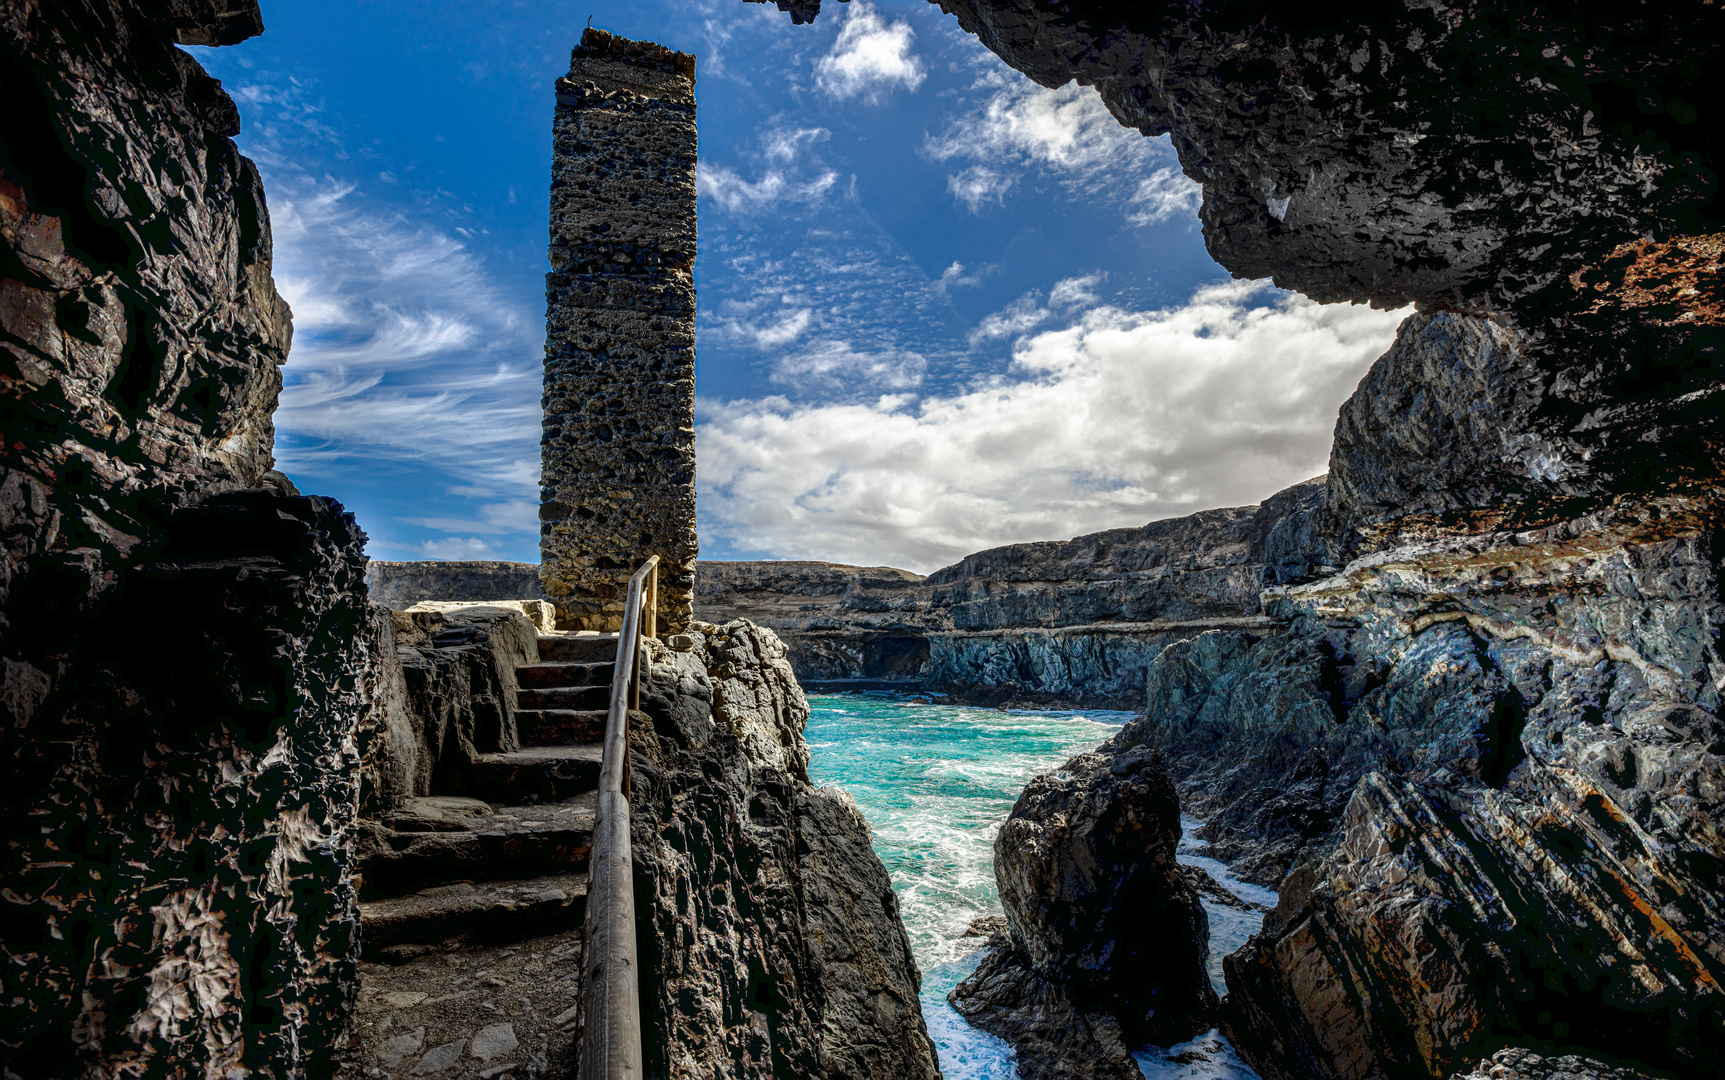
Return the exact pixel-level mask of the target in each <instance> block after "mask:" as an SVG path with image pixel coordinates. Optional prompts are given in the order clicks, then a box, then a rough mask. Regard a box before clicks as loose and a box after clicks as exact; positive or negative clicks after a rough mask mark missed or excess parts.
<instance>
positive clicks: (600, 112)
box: [539, 28, 697, 632]
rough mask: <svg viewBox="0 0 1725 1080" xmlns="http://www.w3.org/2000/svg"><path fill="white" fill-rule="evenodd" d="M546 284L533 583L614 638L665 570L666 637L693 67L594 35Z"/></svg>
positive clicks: (570, 137)
mask: <svg viewBox="0 0 1725 1080" xmlns="http://www.w3.org/2000/svg"><path fill="white" fill-rule="evenodd" d="M550 256H551V272H550V273H549V274H547V275H546V278H545V298H546V308H547V310H546V320H545V321H546V326H545V397H544V408H545V430H544V437H543V440H542V443H541V454H542V458H541V474H540V476H541V479H540V488H541V490H540V507H539V519H540V527H539V550H540V557H541V564H540V582H541V584H542V586H543V589H544V592H545V596H546V598H547V599H549V600H550V601H551V602H552V603H554V604H555V605H556V606H557V617H558V624H559V626H562V627H564V628H566V629H581V630H615V629H617V628H618V625H619V624H620V622H621V619H622V611H623V599H624V589H625V587H626V585H627V582H628V579H629V575H630V574H632V573H633V572H634V571H635V569H636V568H637V567H638V566H640V564H641V563H642V562H643V561H644V560H645V559H646V558H647V557H648V556H649V555H658V556H659V557H660V559H661V562H660V573H659V626H660V629H661V631H662V632H663V631H667V630H680V629H682V628H683V627H685V626H686V625H687V624H688V622H689V620H690V618H691V617H692V616H691V606H692V603H693V598H694V585H695V555H696V550H697V541H696V536H695V281H694V265H695V58H694V57H693V56H690V55H688V54H687V53H680V52H674V51H672V50H670V49H667V48H664V47H663V46H660V45H654V44H651V43H648V42H636V41H626V40H624V39H622V38H618V37H614V36H612V35H611V34H608V33H605V32H604V31H602V30H594V29H591V28H589V29H588V30H587V31H586V33H585V34H583V35H582V38H581V44H580V45H579V46H577V47H576V49H575V50H574V54H573V56H572V58H571V60H570V65H569V74H568V75H567V76H565V77H563V78H560V79H558V80H557V115H556V121H555V125H554V127H553V135H552V153H551V247H550Z"/></svg>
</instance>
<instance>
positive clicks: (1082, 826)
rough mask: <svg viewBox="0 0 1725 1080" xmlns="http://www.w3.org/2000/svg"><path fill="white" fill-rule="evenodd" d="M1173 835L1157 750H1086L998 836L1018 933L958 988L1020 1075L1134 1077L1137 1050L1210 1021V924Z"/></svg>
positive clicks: (1037, 783)
mask: <svg viewBox="0 0 1725 1080" xmlns="http://www.w3.org/2000/svg"><path fill="white" fill-rule="evenodd" d="M1179 838H1180V814H1179V805H1178V802H1177V800H1176V797H1175V794H1174V786H1173V783H1172V782H1171V781H1170V780H1169V779H1168V776H1167V773H1166V771H1165V770H1164V768H1163V766H1162V763H1161V762H1160V760H1158V759H1157V758H1156V757H1155V756H1154V755H1153V754H1149V753H1144V752H1139V753H1136V754H1130V755H1127V754H1123V755H1119V756H1117V757H1115V758H1113V759H1112V760H1110V759H1108V758H1104V757H1103V756H1102V755H1099V754H1085V755H1081V756H1079V757H1076V758H1073V759H1072V760H1071V761H1068V762H1067V763H1066V765H1065V766H1063V767H1062V768H1061V769H1060V770H1058V771H1057V772H1055V773H1050V774H1046V775H1043V776H1040V777H1037V778H1036V779H1035V780H1032V781H1031V782H1030V784H1029V785H1027V786H1026V788H1025V790H1024V793H1023V794H1022V795H1021V796H1020V797H1019V799H1018V802H1017V803H1016V805H1014V807H1013V810H1012V814H1011V816H1009V817H1008V818H1007V821H1006V824H1005V825H1004V826H1002V827H1001V831H1000V835H999V837H998V838H997V839H996V841H995V878H996V880H997V882H998V884H999V887H1000V898H1001V903H1002V904H1003V905H1004V906H1005V908H1006V918H1007V923H1008V926H1009V927H1010V934H1009V936H1007V937H1006V938H1004V939H997V942H998V943H996V942H991V949H992V950H993V951H992V953H991V955H990V957H989V958H988V959H987V960H985V962H984V963H983V964H982V965H981V966H980V967H979V968H978V970H977V971H976V973H974V974H973V975H972V976H971V977H970V978H968V979H966V980H965V981H964V982H963V983H960V984H959V986H958V987H957V988H956V989H955V990H954V991H953V993H952V1002H953V1005H954V1007H955V1008H957V1009H958V1010H959V1011H960V1012H961V1013H962V1014H963V1015H964V1016H965V1017H966V1018H967V1019H969V1020H970V1021H971V1023H973V1024H975V1025H977V1026H979V1027H981V1028H983V1029H984V1030H987V1031H991V1032H993V1033H995V1034H997V1035H1000V1036H1002V1037H1003V1038H1006V1039H1009V1040H1011V1041H1012V1042H1013V1044H1014V1045H1015V1046H1017V1047H1019V1068H1020V1071H1021V1073H1022V1074H1024V1075H1038V1076H1041V1075H1046V1076H1056V1075H1067V1074H1069V1073H1085V1074H1090V1073H1089V1072H1088V1070H1091V1069H1100V1070H1101V1071H1100V1072H1095V1073H1094V1075H1127V1071H1128V1070H1131V1069H1133V1068H1135V1067H1134V1066H1133V1065H1132V1063H1131V1059H1130V1055H1129V1053H1128V1051H1129V1050H1130V1049H1132V1048H1135V1047H1137V1046H1141V1045H1143V1044H1144V1043H1146V1042H1155V1043H1158V1044H1161V1045H1167V1044H1170V1043H1175V1042H1181V1041H1183V1040H1185V1039H1188V1038H1191V1037H1192V1036H1193V1035H1194V1034H1196V1033H1198V1032H1199V1031H1202V1030H1203V1029H1204V1028H1206V1027H1208V1026H1209V1025H1210V1014H1211V1012H1212V1010H1213V1009H1214V1008H1215V1005H1216V998H1215V993H1214V991H1213V990H1211V988H1210V983H1209V980H1208V977H1207V976H1206V975H1205V969H1204V964H1205V958H1206V956H1207V954H1208V948H1209V924H1208V921H1207V920H1206V918H1205V915H1204V912H1203V908H1202V907H1201V906H1200V904H1199V901H1198V893H1197V891H1196V890H1194V889H1193V887H1192V885H1191V884H1190V883H1189V881H1188V879H1187V878H1186V876H1185V875H1183V874H1182V873H1181V870H1180V867H1179V866H1178V864H1177V863H1176V862H1175V856H1174V851H1175V847H1176V845H1177V844H1178V843H1179ZM1067 1022H1070V1023H1072V1024H1075V1025H1076V1027H1075V1028H1074V1031H1073V1032H1072V1033H1071V1034H1069V1035H1062V1034H1060V1033H1059V1030H1058V1029H1059V1027H1060V1025H1062V1024H1065V1023H1067ZM1026 1047H1028V1048H1029V1049H1028V1050H1027V1049H1026ZM1097 1054H1100V1055H1101V1058H1100V1061H1101V1062H1102V1064H1097V1061H1096V1060H1095V1055H1097ZM1027 1055H1028V1056H1027ZM1027 1061H1034V1062H1036V1064H1034V1065H1027ZM1026 1068H1030V1069H1031V1070H1032V1072H1030V1073H1025V1072H1024V1070H1025V1069H1026Z"/></svg>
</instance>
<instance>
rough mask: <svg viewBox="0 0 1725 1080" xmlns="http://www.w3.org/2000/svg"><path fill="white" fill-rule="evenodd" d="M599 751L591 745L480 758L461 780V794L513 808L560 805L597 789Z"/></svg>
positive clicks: (557, 747)
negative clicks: (540, 804)
mask: <svg viewBox="0 0 1725 1080" xmlns="http://www.w3.org/2000/svg"><path fill="white" fill-rule="evenodd" d="M603 750H604V748H603V747H602V746H600V745H599V744H598V743H593V744H590V745H584V746H535V747H530V748H528V749H525V750H517V751H515V752H514V753H511V754H481V755H479V760H477V761H475V762H474V763H473V765H472V766H470V767H469V768H468V770H467V772H466V775H465V776H464V777H462V786H463V789H464V790H463V791H462V792H461V794H463V795H468V796H471V797H473V798H476V799H484V800H486V801H487V802H491V803H511V804H515V805H521V804H524V803H535V802H537V803H551V802H563V801H565V800H567V799H572V798H574V797H575V796H577V795H584V794H586V793H587V792H589V791H593V790H595V789H597V788H598V786H599V761H600V757H601V756H602V752H603Z"/></svg>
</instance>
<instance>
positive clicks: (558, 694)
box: [515, 682, 611, 710]
mask: <svg viewBox="0 0 1725 1080" xmlns="http://www.w3.org/2000/svg"><path fill="white" fill-rule="evenodd" d="M515 707H516V709H517V710H521V709H527V710H539V709H608V708H610V707H611V684H610V683H608V682H607V683H606V684H604V685H603V686H553V687H549V688H547V689H543V690H523V691H521V693H520V695H519V696H518V698H517V701H516V705H515Z"/></svg>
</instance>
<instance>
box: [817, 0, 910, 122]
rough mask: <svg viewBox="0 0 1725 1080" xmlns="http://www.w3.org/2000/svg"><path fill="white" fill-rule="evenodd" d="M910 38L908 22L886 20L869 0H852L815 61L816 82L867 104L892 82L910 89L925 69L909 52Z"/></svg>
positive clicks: (836, 94) (834, 94) (837, 94)
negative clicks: (834, 34)
mask: <svg viewBox="0 0 1725 1080" xmlns="http://www.w3.org/2000/svg"><path fill="white" fill-rule="evenodd" d="M915 40H916V33H915V32H914V31H913V30H911V28H910V24H909V23H907V22H903V21H902V20H901V21H899V22H894V23H891V24H888V23H887V22H886V20H884V19H882V18H881V17H880V15H879V13H877V12H876V11H875V9H874V7H873V6H872V5H870V4H867V3H864V2H863V0H853V2H852V3H851V5H850V13H849V16H848V18H846V20H845V24H844V29H843V30H841V31H839V36H838V40H836V41H834V42H833V47H832V51H831V52H829V53H827V55H825V56H823V57H821V59H820V60H818V61H817V62H816V63H815V85H816V86H819V87H820V88H821V89H822V90H824V91H826V92H827V93H828V94H829V95H831V96H832V97H835V98H851V97H857V96H859V95H860V96H861V97H862V98H863V99H864V100H865V101H868V102H870V103H871V104H872V103H875V102H878V101H880V100H881V99H882V98H883V97H884V96H885V95H886V93H887V91H889V90H892V89H894V88H895V87H903V88H904V89H906V90H912V91H914V90H915V89H916V88H917V87H918V86H921V85H922V80H923V79H925V78H927V74H928V73H927V72H926V71H924V70H923V64H922V61H921V60H920V59H918V58H917V57H916V56H913V55H912V54H911V51H910V46H911V42H913V41H915Z"/></svg>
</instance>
